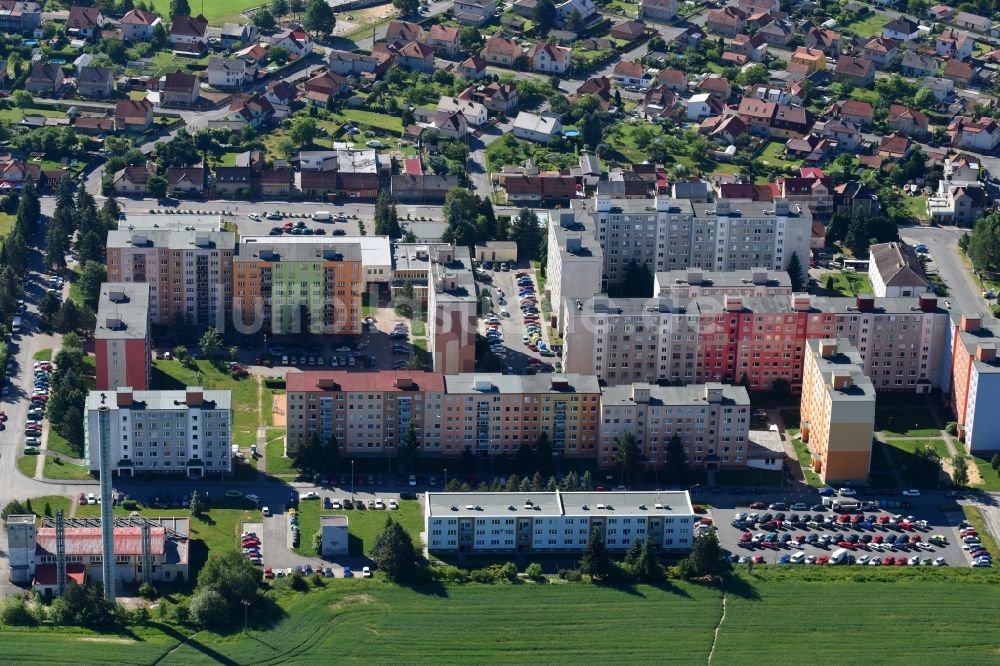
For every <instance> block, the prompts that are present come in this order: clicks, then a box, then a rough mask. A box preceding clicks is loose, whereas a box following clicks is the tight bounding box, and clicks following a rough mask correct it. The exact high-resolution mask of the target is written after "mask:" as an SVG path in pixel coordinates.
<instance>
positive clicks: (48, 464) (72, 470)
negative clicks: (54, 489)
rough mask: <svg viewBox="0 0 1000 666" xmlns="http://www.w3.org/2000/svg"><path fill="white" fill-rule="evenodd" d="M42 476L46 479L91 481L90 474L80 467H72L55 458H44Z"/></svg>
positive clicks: (70, 464)
mask: <svg viewBox="0 0 1000 666" xmlns="http://www.w3.org/2000/svg"><path fill="white" fill-rule="evenodd" d="M42 475H43V476H44V477H45V478H46V479H59V480H66V481H80V480H85V479H92V478H94V477H92V476H91V475H90V472H89V471H87V468H86V467H83V466H82V465H74V464H73V463H69V462H66V461H65V460H62V459H60V458H56V457H55V456H45V470H44V471H43V472H42Z"/></svg>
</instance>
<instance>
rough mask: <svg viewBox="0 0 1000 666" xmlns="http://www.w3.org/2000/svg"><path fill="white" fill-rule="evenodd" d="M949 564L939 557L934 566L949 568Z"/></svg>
mask: <svg viewBox="0 0 1000 666" xmlns="http://www.w3.org/2000/svg"><path fill="white" fill-rule="evenodd" d="M947 564H948V561H947V560H945V559H944V558H943V557H939V558H937V559H936V560H934V566H936V567H943V566H947Z"/></svg>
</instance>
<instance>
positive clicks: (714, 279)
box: [656, 268, 792, 290]
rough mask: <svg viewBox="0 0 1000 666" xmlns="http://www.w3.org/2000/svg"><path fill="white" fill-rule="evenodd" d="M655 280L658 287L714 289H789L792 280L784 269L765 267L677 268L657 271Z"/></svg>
mask: <svg viewBox="0 0 1000 666" xmlns="http://www.w3.org/2000/svg"><path fill="white" fill-rule="evenodd" d="M656 281H657V282H658V283H659V285H660V289H671V288H675V287H677V288H679V287H686V286H699V287H712V288H715V289H727V288H730V287H737V288H739V287H752V286H761V287H783V288H787V289H789V290H791V288H792V280H791V278H790V277H788V273H787V272H786V271H774V270H769V269H767V268H751V269H749V270H742V271H703V270H699V269H697V268H679V269H675V270H669V271H657V273H656Z"/></svg>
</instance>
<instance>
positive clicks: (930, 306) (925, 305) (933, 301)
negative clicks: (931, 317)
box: [920, 294, 937, 312]
mask: <svg viewBox="0 0 1000 666" xmlns="http://www.w3.org/2000/svg"><path fill="white" fill-rule="evenodd" d="M920 309H921V310H923V311H924V312H934V311H935V310H937V296H935V295H934V294H920Z"/></svg>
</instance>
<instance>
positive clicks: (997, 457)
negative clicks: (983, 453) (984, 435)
mask: <svg viewBox="0 0 1000 666" xmlns="http://www.w3.org/2000/svg"><path fill="white" fill-rule="evenodd" d="M990 467H992V468H993V469H994V470H998V471H1000V453H994V454H993V457H992V458H991V459H990Z"/></svg>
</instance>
